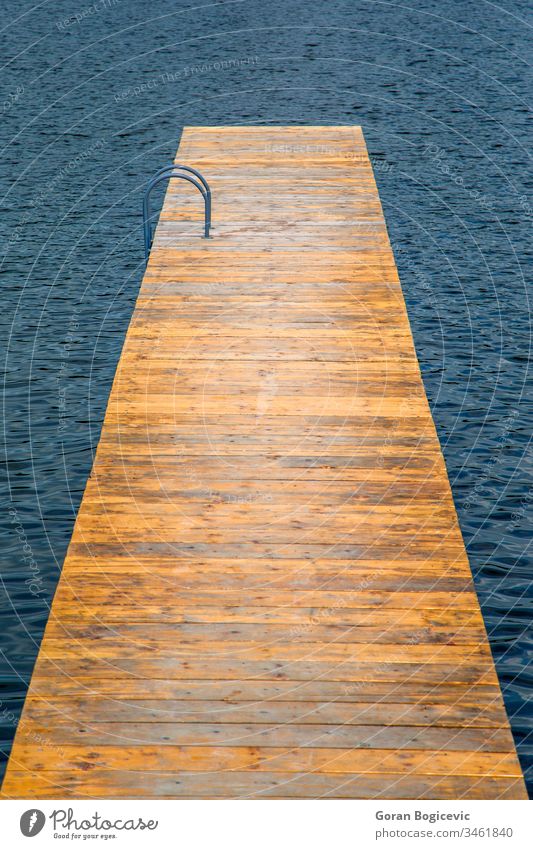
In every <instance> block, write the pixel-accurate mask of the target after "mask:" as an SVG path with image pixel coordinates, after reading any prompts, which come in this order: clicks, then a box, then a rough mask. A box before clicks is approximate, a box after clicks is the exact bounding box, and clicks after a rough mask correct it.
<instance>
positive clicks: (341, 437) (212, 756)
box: [3, 127, 527, 799]
mask: <svg viewBox="0 0 533 849" xmlns="http://www.w3.org/2000/svg"><path fill="white" fill-rule="evenodd" d="M176 161H177V162H180V163H185V164H189V165H192V166H194V167H196V168H199V169H200V170H201V171H202V172H203V173H204V174H205V176H206V177H207V179H208V180H209V182H210V183H211V185H212V189H213V221H214V229H213V237H212V238H211V239H209V240H206V239H203V238H202V237H201V232H202V209H201V206H202V205H201V198H200V197H199V195H198V193H197V192H196V191H195V190H194V189H193V188H192V187H191V186H190V185H188V184H184V183H183V182H181V181H176V182H175V183H173V184H171V185H170V186H169V188H168V191H167V195H166V199H165V203H164V207H163V211H162V214H161V217H160V220H159V224H158V227H157V232H156V238H155V242H154V246H153V249H152V253H151V256H150V261H149V264H148V268H147V270H146V274H145V277H144V281H143V284H142V288H141V290H140V294H139V298H138V301H137V305H136V308H135V312H134V315H133V318H132V321H131V326H130V328H129V331H128V334H127V337H126V341H125V345H124V350H123V353H122V356H121V359H120V363H119V366H118V370H117V374H116V377H115V381H114V384H113V388H112V392H111V396H110V399H109V405H108V409H107V414H106V418H105V422H104V426H103V431H102V436H101V440H100V444H99V446H98V451H97V455H96V459H95V463H94V467H93V470H92V474H91V476H90V479H89V481H88V483H87V488H86V491H85V495H84V498H83V501H82V505H81V507H80V511H79V515H78V518H77V521H76V525H75V529H74V534H73V537H72V542H71V544H70V548H69V551H68V555H67V558H66V561H65V564H64V568H63V572H62V576H61V580H60V582H59V586H58V589H57V592H56V595H55V599H54V603H53V607H52V611H51V614H50V619H49V622H48V626H47V628H46V633H45V635H44V639H43V642H42V646H41V650H40V652H39V656H38V659H37V663H36V666H35V670H34V673H33V678H32V682H31V686H30V690H29V693H28V696H27V699H26V704H25V708H24V712H23V716H22V720H21V723H20V725H19V728H18V731H17V735H16V740H15V744H14V748H13V751H12V754H11V759H10V762H9V766H8V770H7V774H6V778H5V781H4V784H3V797H4V798H28V799H29V798H55V799H62V798H72V797H74V798H76V797H78V798H88V797H103V798H105V797H116V798H135V797H140V798H142V797H145V798H148V797H152V798H153V797H157V798H220V797H231V798H331V797H334V798H358V799H361V798H364V799H367V798H380V799H427V798H429V799H461V798H468V799H470V798H480V799H522V798H527V797H526V791H525V787H524V781H523V778H522V773H521V770H520V766H519V763H518V760H517V756H516V752H515V748H514V744H513V739H512V736H511V732H510V729H509V724H508V720H507V717H506V714H505V710H504V706H503V701H502V696H501V693H500V689H499V684H498V679H497V676H496V672H495V669H494V665H493V661H492V657H491V652H490V648H489V644H488V640H487V636H486V633H485V629H484V625H483V620H482V617H481V613H480V608H479V604H478V600H477V597H476V594H475V591H474V587H473V584H472V577H471V572H470V568H469V564H468V560H467V557H466V553H465V548H464V544H463V541H462V538H461V533H460V530H459V527H458V523H457V517H456V513H455V509H454V504H453V500H452V495H451V492H450V487H449V484H448V479H447V475H446V469H445V465H444V462H443V457H442V453H441V449H440V446H439V442H438V439H437V436H436V433H435V428H434V425H433V421H432V418H431V413H430V410H429V407H428V403H427V400H426V396H425V393H424V388H423V384H422V380H421V377H420V371H419V367H418V361H417V357H416V353H415V350H414V347H413V341H412V336H411V331H410V327H409V321H408V317H407V313H406V309H405V304H404V299H403V296H402V290H401V286H400V282H399V279H398V275H397V271H396V266H395V262H394V258H393V254H392V251H391V248H390V244H389V241H388V237H387V232H386V227H385V222H384V218H383V213H382V209H381V205H380V202H379V197H378V192H377V188H376V184H375V181H374V178H373V174H372V168H371V166H370V162H369V159H368V155H367V151H366V146H365V142H364V139H363V135H362V132H361V130H360V129H359V128H358V127H189V128H187V129H186V130H185V131H184V133H183V137H182V141H181V144H180V148H179V151H178V155H177V160H176Z"/></svg>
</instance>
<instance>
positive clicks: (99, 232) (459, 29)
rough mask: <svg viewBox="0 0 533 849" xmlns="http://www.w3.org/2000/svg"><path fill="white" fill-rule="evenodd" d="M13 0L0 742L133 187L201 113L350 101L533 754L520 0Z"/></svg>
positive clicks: (87, 456) (104, 391) (116, 326)
mask: <svg viewBox="0 0 533 849" xmlns="http://www.w3.org/2000/svg"><path fill="white" fill-rule="evenodd" d="M1 8H2V11H3V15H2V20H1V22H0V26H1V27H2V33H1V39H2V41H1V43H2V51H1V54H0V56H1V60H2V62H3V65H4V67H3V71H2V77H1V85H2V98H1V99H0V111H2V113H3V114H2V120H1V122H0V134H1V136H2V138H1V142H2V157H1V162H0V168H1V169H2V175H1V179H2V184H1V186H2V198H3V202H2V214H1V216H0V227H1V228H2V247H3V250H4V255H3V260H2V272H3V274H2V310H1V314H0V321H1V322H2V325H3V329H2V337H1V338H2V342H3V343H4V344H5V357H4V358H3V360H2V363H3V372H4V391H3V401H4V421H5V447H6V450H5V456H4V457H3V458H2V459H3V467H4V480H3V486H2V502H1V508H0V523H1V531H0V532H1V535H2V552H3V568H2V576H3V585H2V588H1V593H2V596H1V599H0V603H1V614H2V626H3V629H2V644H3V647H4V653H3V656H2V658H1V661H0V662H1V666H0V686H1V695H0V698H1V705H0V722H1V732H2V735H3V737H2V739H3V741H4V742H3V752H4V756H6V755H7V753H8V751H9V745H10V742H11V739H12V736H13V734H14V729H15V725H16V718H17V716H18V713H19V711H20V708H21V706H22V702H23V699H24V694H25V691H26V687H27V684H28V681H29V677H30V675H31V670H32V666H33V663H34V660H35V656H36V652H37V649H38V646H39V642H40V639H41V635H42V632H43V628H44V625H45V623H46V619H47V615H48V610H49V604H50V600H51V598H52V595H53V592H54V588H55V586H56V582H57V579H58V575H59V572H60V568H61V564H62V562H63V558H64V555H65V551H66V547H67V544H68V541H69V538H70V535H71V532H72V526H73V522H74V518H75V515H76V510H77V508H78V505H79V502H80V499H81V496H82V493H83V489H84V485H85V482H86V479H87V476H88V473H89V470H90V466H91V462H92V457H93V452H94V449H95V447H96V444H97V441H98V436H99V431H100V425H101V421H102V416H103V413H104V409H105V405H106V400H107V397H108V393H109V390H110V387H111V381H112V378H113V374H114V370H115V366H116V362H117V360H118V357H119V354H120V351H121V346H122V342H123V338H124V334H125V331H126V327H127V324H128V321H129V318H130V315H131V312H132V308H133V303H134V299H135V296H136V293H137V290H138V286H139V283H140V279H141V275H142V243H141V231H140V228H139V187H140V185H141V184H142V182H143V181H144V180H145V178H146V177H147V175H149V174H151V173H152V172H153V171H155V170H156V168H157V167H159V166H160V165H161V164H162V163H166V162H168V161H169V160H170V159H171V158H173V155H174V152H175V150H176V147H177V145H178V142H179V137H180V132H181V128H182V127H183V126H184V125H187V124H232V123H254V124H255V123H272V124H290V123H299V124H346V123H356V124H361V125H362V126H363V128H364V131H365V135H366V140H367V144H368V147H369V150H370V153H371V156H372V159H373V162H374V166H375V170H376V178H377V181H378V185H379V189H380V194H381V198H382V201H383V204H384V208H385V214H386V218H387V224H388V227H389V231H390V236H391V240H392V244H393V248H394V251H395V255H396V259H397V263H398V267H399V271H400V275H401V279H402V283H403V287H404V292H405V296H406V300H407V305H408V309H409V315H410V319H411V323H412V327H413V332H414V335H415V341H416V346H417V351H418V356H419V360H420V364H421V367H422V371H423V376H424V382H425V386H426V390H427V393H428V397H429V399H430V402H431V406H432V410H433V415H434V418H435V422H436V425H437V429H438V432H439V436H440V439H441V442H442V446H443V450H444V454H445V458H446V463H447V467H448V471H449V475H450V479H451V483H452V488H453V492H454V496H455V500H456V504H457V508H458V511H459V517H460V521H461V527H462V530H463V533H464V537H465V541H466V545H467V548H468V553H469V556H470V561H471V564H472V567H473V569H474V573H475V580H476V586H477V590H478V592H479V596H480V599H481V603H482V607H483V613H484V617H485V622H486V625H487V629H488V632H489V636H490V641H491V645H492V649H493V652H494V655H495V658H496V662H497V667H498V672H499V675H500V680H501V682H502V687H503V690H504V696H505V702H506V706H507V710H508V712H509V715H510V717H511V722H512V726H513V731H514V734H515V739H516V742H517V745H518V750H519V754H520V757H521V760H522V764H523V767H524V769H526V770H527V769H528V767H529V765H530V764H531V762H532V755H533V751H532V747H531V743H530V742H528V733H529V732H530V730H531V726H532V720H533V709H532V704H531V695H532V680H531V679H532V676H531V672H530V671H529V672H528V667H527V664H528V661H529V657H530V655H531V634H530V627H531V625H530V621H531V612H532V604H531V599H532V595H533V593H532V587H531V565H532V564H531V557H530V555H529V551H528V545H529V544H530V539H531V537H530V525H528V516H529V517H530V514H531V509H530V508H531V503H532V499H533V490H532V488H531V486H532V483H531V459H532V456H533V455H532V452H531V450H530V448H529V447H528V440H529V433H528V431H529V429H530V427H529V426H530V424H531V418H532V417H531V393H529V397H528V388H529V387H530V380H531V378H530V374H528V362H529V348H530V341H531V330H530V312H529V301H528V290H527V288H526V276H527V275H526V266H527V264H528V261H529V248H528V244H527V242H526V238H527V233H528V228H529V227H530V217H531V207H530V203H531V172H530V171H528V170H527V165H526V163H527V156H526V150H525V146H526V120H527V115H528V113H527V110H526V103H525V102H526V99H527V86H528V84H529V82H530V81H529V79H528V75H527V67H528V61H530V60H531V44H532V42H531V38H530V35H529V33H531V28H530V25H531V19H529V23H528V4H527V3H526V2H525V0H523V1H522V0H520V2H511V0H509V2H507V3H506V5H505V7H500V6H498V5H497V4H494V3H489V2H484V0H479V2H477V3H457V2H444V0H443V1H442V2H437V0H435V2H431V0H419V2H416V0H410V2H407V3H405V4H395V3H393V2H380V0H372V2H361V0H345V2H327V3H326V2H324V3H319V2H310V1H309V0H306V2H303V0H272V2H270V3H264V2H258V0H235V2H222V3H214V4H209V3H198V4H197V5H196V6H194V5H193V4H187V3H185V2H179V0H178V2H169V0H155V2H153V3H145V2H139V0H132V2H125V0H124V2H119V0H115V2H113V0H109V2H105V3H103V2H102V3H98V4H91V3H89V2H84V0H80V2H79V4H78V3H75V2H72V0H65V1H64V2H54V3H51V2H44V3H42V4H40V5H38V6H36V7H35V8H32V7H31V5H30V4H29V3H27V2H20V0H17V2H10V0H8V2H3V3H2V7H1ZM76 16H77V17H76ZM224 60H225V61H226V62H227V63H228V65H229V67H225V66H224V67H219V66H218V64H217V65H216V66H215V63H219V62H223V61H224ZM228 60H235V61H233V62H231V63H229V62H228ZM529 775H530V785H531V784H532V782H533V774H532V773H531V771H530V773H529Z"/></svg>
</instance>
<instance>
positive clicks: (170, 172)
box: [143, 165, 211, 262]
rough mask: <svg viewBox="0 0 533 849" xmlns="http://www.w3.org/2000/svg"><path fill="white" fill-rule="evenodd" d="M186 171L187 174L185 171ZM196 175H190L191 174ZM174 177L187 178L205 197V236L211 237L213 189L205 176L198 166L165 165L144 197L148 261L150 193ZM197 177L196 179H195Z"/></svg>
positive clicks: (145, 239) (155, 176) (145, 238)
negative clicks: (164, 181)
mask: <svg viewBox="0 0 533 849" xmlns="http://www.w3.org/2000/svg"><path fill="white" fill-rule="evenodd" d="M184 171H185V172H186V173H185V174H184V173H183V172H184ZM191 174H192V175H194V176H190V175H191ZM172 177H177V178H178V179H180V180H187V182H188V183H192V184H193V186H196V188H197V189H198V191H199V192H200V194H201V195H202V197H203V199H204V238H205V239H209V230H210V228H211V189H210V188H209V183H208V182H207V180H206V179H205V177H204V176H203V175H202V174H200V172H199V171H197V170H196V168H191V167H190V166H189V165H165V166H164V167H163V168H160V169H159V171H157V172H156V173H155V174H154V176H153V177H152V179H151V180H150V182H149V183H148V185H147V187H146V189H145V191H144V197H143V234H144V257H145V260H146V262H148V257H149V256H150V248H151V247H152V240H153V236H152V224H151V221H150V216H151V213H150V195H151V193H152V189H154V188H155V186H157V185H158V183H161V182H162V181H163V180H169V179H171V178H172ZM195 178H196V179H195Z"/></svg>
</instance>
